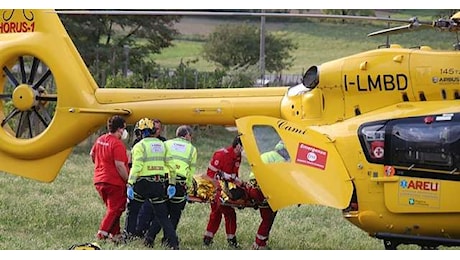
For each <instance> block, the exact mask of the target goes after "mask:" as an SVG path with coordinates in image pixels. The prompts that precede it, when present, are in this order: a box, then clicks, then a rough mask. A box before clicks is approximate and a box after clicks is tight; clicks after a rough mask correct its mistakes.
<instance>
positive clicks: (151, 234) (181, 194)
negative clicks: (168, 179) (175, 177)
mask: <svg viewBox="0 0 460 260" xmlns="http://www.w3.org/2000/svg"><path fill="white" fill-rule="evenodd" d="M185 193H186V190H185V186H184V185H180V184H176V195H175V196H174V197H173V198H172V199H169V200H168V201H167V202H166V204H167V209H168V215H169V220H170V222H171V224H172V226H173V228H174V230H177V226H178V225H179V221H180V218H181V216H182V211H183V210H184V208H185V204H186V203H187V201H186V200H185ZM160 230H161V225H160V223H159V221H158V219H157V218H155V219H154V220H153V221H152V223H151V226H150V228H149V231H148V232H147V235H146V237H147V239H148V240H150V241H155V238H156V236H157V235H158V233H159V232H160ZM165 238H166V235H165V234H164V230H163V240H165Z"/></svg>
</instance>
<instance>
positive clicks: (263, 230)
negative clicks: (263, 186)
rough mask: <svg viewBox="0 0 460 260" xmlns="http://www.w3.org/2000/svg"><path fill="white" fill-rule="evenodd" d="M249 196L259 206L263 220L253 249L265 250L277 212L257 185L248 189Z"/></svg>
mask: <svg viewBox="0 0 460 260" xmlns="http://www.w3.org/2000/svg"><path fill="white" fill-rule="evenodd" d="M248 194H249V198H250V199H251V200H253V201H254V202H256V203H257V204H258V205H259V212H260V217H261V218H262V221H261V222H260V225H259V229H258V230H257V234H256V239H255V242H254V244H253V245H252V247H253V248H254V249H263V248H265V247H266V246H267V241H268V236H269V234H270V230H271V228H272V226H273V222H274V221H275V217H276V211H273V210H272V209H271V208H270V206H269V205H268V203H267V202H266V201H265V196H264V194H263V193H262V191H261V190H260V188H259V187H258V186H257V184H256V185H254V186H252V187H250V188H248Z"/></svg>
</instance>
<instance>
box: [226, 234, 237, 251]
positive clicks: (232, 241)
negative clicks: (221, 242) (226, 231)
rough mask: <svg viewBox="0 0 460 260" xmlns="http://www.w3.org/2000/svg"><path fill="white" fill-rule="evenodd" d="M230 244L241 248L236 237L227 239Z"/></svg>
mask: <svg viewBox="0 0 460 260" xmlns="http://www.w3.org/2000/svg"><path fill="white" fill-rule="evenodd" d="M227 242H228V245H229V246H230V247H232V248H235V249H236V248H240V245H239V244H238V242H237V241H236V237H234V238H229V239H227Z"/></svg>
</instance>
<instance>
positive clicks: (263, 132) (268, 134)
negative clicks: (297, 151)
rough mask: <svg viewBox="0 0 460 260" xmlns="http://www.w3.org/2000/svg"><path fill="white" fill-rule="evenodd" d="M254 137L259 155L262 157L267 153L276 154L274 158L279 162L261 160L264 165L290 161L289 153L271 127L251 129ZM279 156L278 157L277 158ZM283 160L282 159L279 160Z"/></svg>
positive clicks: (263, 126) (264, 126)
mask: <svg viewBox="0 0 460 260" xmlns="http://www.w3.org/2000/svg"><path fill="white" fill-rule="evenodd" d="M253 132H254V137H255V139H256V143H257V148H258V150H259V154H260V155H261V156H262V157H264V154H265V156H266V155H267V153H271V152H274V153H276V154H275V155H276V156H275V157H279V159H280V160H276V159H273V158H274V157H271V158H272V159H273V160H263V161H264V162H265V163H277V162H282V161H283V160H284V161H289V160H290V155H289V152H288V151H287V149H286V147H285V146H284V142H283V140H282V139H281V137H280V136H279V134H278V133H277V132H276V130H275V129H274V128H273V127H272V126H268V125H256V126H254V127H253ZM278 155H279V156H278ZM281 158H283V159H281Z"/></svg>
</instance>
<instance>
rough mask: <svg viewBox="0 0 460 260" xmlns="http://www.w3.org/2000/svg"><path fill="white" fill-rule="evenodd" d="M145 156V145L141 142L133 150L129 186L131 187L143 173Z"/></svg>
mask: <svg viewBox="0 0 460 260" xmlns="http://www.w3.org/2000/svg"><path fill="white" fill-rule="evenodd" d="M143 156H144V149H143V145H142V143H141V142H139V143H137V144H136V145H135V146H134V147H133V149H132V150H131V159H132V166H131V169H130V170H129V177H128V184H130V185H133V184H134V183H135V182H136V179H137V177H138V175H139V173H140V172H141V171H142V168H143V167H144V160H142V158H143Z"/></svg>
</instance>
